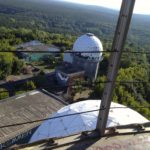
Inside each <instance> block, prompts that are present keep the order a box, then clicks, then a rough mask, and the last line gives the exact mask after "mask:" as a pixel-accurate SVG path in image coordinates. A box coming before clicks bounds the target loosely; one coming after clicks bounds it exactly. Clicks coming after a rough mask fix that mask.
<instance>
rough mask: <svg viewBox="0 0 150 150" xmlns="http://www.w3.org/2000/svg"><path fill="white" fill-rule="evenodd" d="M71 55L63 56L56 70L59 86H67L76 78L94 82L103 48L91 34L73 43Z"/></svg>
mask: <svg viewBox="0 0 150 150" xmlns="http://www.w3.org/2000/svg"><path fill="white" fill-rule="evenodd" d="M72 51H73V53H65V54H64V62H63V63H62V64H61V66H58V67H57V68H56V78H57V81H58V82H59V83H60V84H63V85H68V84H71V83H73V81H74V80H75V79H77V78H84V77H86V78H88V79H91V80H96V78H97V73H98V68H99V63H100V61H101V60H102V51H103V46H102V43H101V41H100V40H99V39H98V38H97V37H96V36H95V35H94V34H92V33H87V34H85V35H82V36H80V37H79V38H78V39H77V40H76V41H75V43H74V45H73V49H72Z"/></svg>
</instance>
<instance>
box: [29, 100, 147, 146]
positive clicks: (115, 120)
mask: <svg viewBox="0 0 150 150" xmlns="http://www.w3.org/2000/svg"><path fill="white" fill-rule="evenodd" d="M100 104H101V100H86V101H81V102H77V103H73V104H70V105H68V106H65V107H63V108H61V109H60V110H59V111H57V112H56V113H55V114H53V115H52V116H50V117H49V118H51V117H56V118H55V119H48V120H46V121H44V122H43V123H42V124H41V125H40V126H39V128H38V129H37V130H36V131H35V133H34V134H33V136H32V137H31V139H30V143H32V142H35V141H38V140H42V139H47V138H62V137H66V136H70V135H75V134H78V133H81V132H85V131H93V130H95V129H96V124H97V119H98V114H99V111H98V109H99V108H100ZM95 110H96V111H95ZM83 112H87V113H83ZM73 114H74V115H73ZM65 115H68V116H67V117H60V118H59V116H65ZM69 115H70V116H69ZM146 122H148V120H147V119H146V118H144V117H143V116H142V115H140V114H139V113H137V112H136V111H134V110H132V109H130V108H126V106H124V105H121V104H117V103H114V102H112V103H111V108H110V110H109V116H108V120H107V128H109V127H116V126H122V125H129V124H140V123H146Z"/></svg>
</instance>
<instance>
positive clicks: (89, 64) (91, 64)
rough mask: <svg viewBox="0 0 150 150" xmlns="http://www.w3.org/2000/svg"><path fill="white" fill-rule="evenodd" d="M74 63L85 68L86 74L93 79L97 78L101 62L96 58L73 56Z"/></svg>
mask: <svg viewBox="0 0 150 150" xmlns="http://www.w3.org/2000/svg"><path fill="white" fill-rule="evenodd" d="M73 65H75V66H76V67H79V68H82V69H83V70H85V76H87V77H88V78H90V79H92V80H96V78H97V73H98V68H99V62H98V61H94V60H88V59H85V58H81V57H79V56H75V55H74V56H73Z"/></svg>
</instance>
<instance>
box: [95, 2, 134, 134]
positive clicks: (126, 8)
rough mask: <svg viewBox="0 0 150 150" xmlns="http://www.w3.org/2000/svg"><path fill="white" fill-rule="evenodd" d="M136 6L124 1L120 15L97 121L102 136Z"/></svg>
mask: <svg viewBox="0 0 150 150" xmlns="http://www.w3.org/2000/svg"><path fill="white" fill-rule="evenodd" d="M134 4H135V0H122V6H121V10H120V15H119V18H118V23H117V27H116V31H115V35H114V40H113V44H112V51H116V52H114V53H112V54H111V56H110V62H109V67H108V74H107V80H108V81H110V82H108V83H107V84H106V86H105V88H104V92H103V96H102V101H101V106H100V112H99V117H98V121H97V130H98V131H99V133H100V136H103V135H104V134H105V129H106V124H107V119H108V114H109V108H110V104H111V101H112V96H113V89H114V87H115V80H116V77H117V73H118V70H119V65H120V59H121V55H122V51H123V47H124V44H125V40H126V37H127V33H128V30H129V26H130V22H131V17H132V14H133V8H134Z"/></svg>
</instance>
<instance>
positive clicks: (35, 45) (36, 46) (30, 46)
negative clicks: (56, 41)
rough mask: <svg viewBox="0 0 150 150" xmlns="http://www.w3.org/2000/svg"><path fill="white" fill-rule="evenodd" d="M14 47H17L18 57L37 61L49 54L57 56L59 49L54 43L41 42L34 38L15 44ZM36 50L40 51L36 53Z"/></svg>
mask: <svg viewBox="0 0 150 150" xmlns="http://www.w3.org/2000/svg"><path fill="white" fill-rule="evenodd" d="M16 48H17V55H18V57H19V58H23V59H24V60H26V61H28V62H33V61H39V60H41V59H43V58H44V57H47V56H50V55H51V56H59V53H57V52H59V51H60V49H59V48H58V47H56V46H54V45H48V44H43V43H41V42H40V41H36V40H34V41H30V42H27V43H23V44H20V45H17V46H16ZM21 51H26V52H21ZM38 51H40V53H38ZM42 51H43V53H42ZM32 52H33V53H32ZM34 52H36V53H34ZM46 52H47V53H46ZM51 52H52V53H51ZM53 52H56V53H53Z"/></svg>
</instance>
